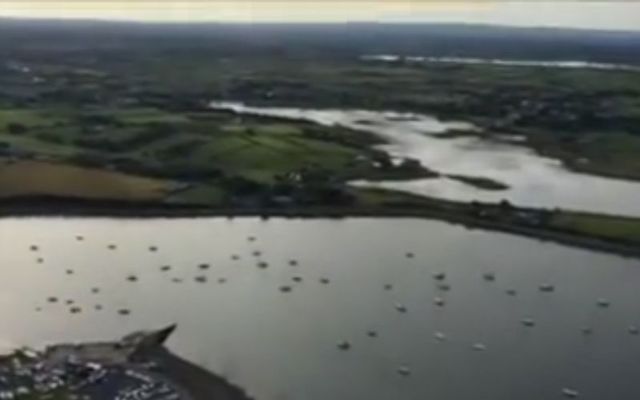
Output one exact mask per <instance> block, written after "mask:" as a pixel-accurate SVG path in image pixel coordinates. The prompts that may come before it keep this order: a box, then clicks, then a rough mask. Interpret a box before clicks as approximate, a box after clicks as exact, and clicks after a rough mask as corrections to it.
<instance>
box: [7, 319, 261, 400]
mask: <svg viewBox="0 0 640 400" xmlns="http://www.w3.org/2000/svg"><path fill="white" fill-rule="evenodd" d="M175 329H176V326H175V325H172V326H169V327H167V328H165V329H161V330H158V331H149V332H136V333H132V334H130V335H127V336H125V337H123V338H122V339H120V340H119V341H112V342H96V343H81V344H61V345H55V346H50V347H48V348H47V349H46V350H45V351H43V352H36V351H32V350H25V349H23V350H18V351H16V352H15V353H13V354H11V355H8V356H4V357H2V358H0V393H9V394H10V396H12V397H11V398H28V399H34V400H39V399H72V398H90V399H92V400H111V399H116V398H118V399H129V398H131V399H133V398H135V399H142V400H144V399H149V400H151V399H153V400H161V399H165V400H169V399H172V400H249V399H250V397H249V396H248V395H247V394H246V393H245V392H244V391H243V390H242V389H240V388H238V387H236V386H234V385H232V384H231V383H229V382H228V381H227V380H225V379H224V378H222V377H220V376H217V375H215V374H213V373H211V372H209V371H207V370H205V369H203V368H201V367H199V366H197V365H195V364H192V363H190V362H188V361H186V360H184V359H182V358H180V357H178V356H176V355H175V354H173V353H171V352H170V351H169V350H168V349H167V348H166V347H165V346H164V343H165V341H166V340H167V339H168V338H169V336H170V335H171V334H172V333H173V332H174V330H175ZM3 398H6V397H3Z"/></svg>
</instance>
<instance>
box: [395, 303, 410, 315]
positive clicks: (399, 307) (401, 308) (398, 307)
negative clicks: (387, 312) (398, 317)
mask: <svg viewBox="0 0 640 400" xmlns="http://www.w3.org/2000/svg"><path fill="white" fill-rule="evenodd" d="M395 308H396V310H398V312H401V313H406V312H407V307H406V306H404V305H402V304H400V303H396V304H395Z"/></svg>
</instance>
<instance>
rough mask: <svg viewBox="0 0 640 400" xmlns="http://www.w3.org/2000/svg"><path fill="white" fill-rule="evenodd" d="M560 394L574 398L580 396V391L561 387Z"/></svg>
mask: <svg viewBox="0 0 640 400" xmlns="http://www.w3.org/2000/svg"><path fill="white" fill-rule="evenodd" d="M562 395H563V396H564V397H566V398H568V399H575V398H578V397H579V396H580V392H578V391H577V390H575V389H569V388H564V389H562Z"/></svg>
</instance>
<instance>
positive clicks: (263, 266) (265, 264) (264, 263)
mask: <svg viewBox="0 0 640 400" xmlns="http://www.w3.org/2000/svg"><path fill="white" fill-rule="evenodd" d="M268 267H269V263H268V262H265V261H260V262H259V263H258V268H262V269H265V268H268Z"/></svg>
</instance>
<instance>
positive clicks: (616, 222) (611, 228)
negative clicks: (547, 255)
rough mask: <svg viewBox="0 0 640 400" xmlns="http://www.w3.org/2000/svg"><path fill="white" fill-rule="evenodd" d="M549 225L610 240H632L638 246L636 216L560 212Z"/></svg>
mask: <svg viewBox="0 0 640 400" xmlns="http://www.w3.org/2000/svg"><path fill="white" fill-rule="evenodd" d="M550 226H551V227H553V228H559V229H563V230H568V231H572V232H577V233H581V234H585V235H591V236H598V237H602V238H606V239H610V240H623V241H628V242H634V243H638V245H639V246H640V219H638V218H621V217H614V216H606V215H593V214H584V213H571V212H562V213H560V214H557V215H555V216H554V217H553V218H552V219H551V221H550Z"/></svg>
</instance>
